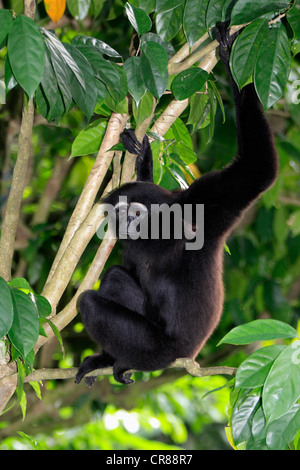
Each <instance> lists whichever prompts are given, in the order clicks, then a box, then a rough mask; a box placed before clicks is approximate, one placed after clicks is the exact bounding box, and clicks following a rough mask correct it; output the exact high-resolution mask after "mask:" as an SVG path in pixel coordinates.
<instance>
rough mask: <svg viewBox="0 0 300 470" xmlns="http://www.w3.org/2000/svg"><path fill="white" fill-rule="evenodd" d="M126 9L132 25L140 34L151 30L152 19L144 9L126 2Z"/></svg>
mask: <svg viewBox="0 0 300 470" xmlns="http://www.w3.org/2000/svg"><path fill="white" fill-rule="evenodd" d="M125 11H126V15H127V17H128V19H129V21H130V23H131V25H132V27H133V28H134V29H135V30H136V32H137V33H138V35H139V36H140V35H141V34H144V33H147V32H148V31H150V29H151V26H152V21H151V19H150V17H149V16H148V15H147V13H146V12H145V11H144V10H142V9H141V8H136V7H134V6H133V5H130V4H129V3H128V2H126V4H125Z"/></svg>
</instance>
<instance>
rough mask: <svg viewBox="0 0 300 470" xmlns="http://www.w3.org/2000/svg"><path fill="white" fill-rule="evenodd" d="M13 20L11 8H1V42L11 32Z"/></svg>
mask: <svg viewBox="0 0 300 470" xmlns="http://www.w3.org/2000/svg"><path fill="white" fill-rule="evenodd" d="M12 22H13V16H12V13H11V11H9V10H0V44H1V43H2V42H3V41H4V39H5V38H6V36H7V35H8V33H9V30H10V28H11V25H12Z"/></svg>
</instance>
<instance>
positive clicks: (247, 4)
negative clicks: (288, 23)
mask: <svg viewBox="0 0 300 470" xmlns="http://www.w3.org/2000/svg"><path fill="white" fill-rule="evenodd" d="M289 3H290V2H289V0H271V1H270V0H266V1H262V0H238V1H237V2H236V4H235V6H234V8H233V10H232V14H231V25H234V24H243V23H248V22H250V21H253V20H256V19H257V18H259V17H260V16H263V15H265V14H266V13H271V12H277V11H279V10H284V9H286V8H289Z"/></svg>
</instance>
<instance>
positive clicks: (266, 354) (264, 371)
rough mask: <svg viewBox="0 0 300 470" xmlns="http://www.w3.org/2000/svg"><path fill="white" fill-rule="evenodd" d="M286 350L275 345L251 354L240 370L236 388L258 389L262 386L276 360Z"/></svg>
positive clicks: (237, 375) (281, 346)
mask: <svg viewBox="0 0 300 470" xmlns="http://www.w3.org/2000/svg"><path fill="white" fill-rule="evenodd" d="M284 348H285V346H283V345H279V344H275V345H272V346H266V347H265V348H261V349H258V350H257V351H255V352H254V353H253V354H251V356H249V357H248V358H247V359H246V360H245V361H244V362H242V364H241V365H240V367H239V368H238V371H237V374H236V383H235V385H236V387H238V388H256V387H260V386H262V385H263V384H264V382H265V380H266V377H267V375H268V373H269V371H270V369H271V367H272V364H273V362H274V360H275V359H276V357H277V356H278V355H279V354H280V353H281V351H282V350H283V349H284Z"/></svg>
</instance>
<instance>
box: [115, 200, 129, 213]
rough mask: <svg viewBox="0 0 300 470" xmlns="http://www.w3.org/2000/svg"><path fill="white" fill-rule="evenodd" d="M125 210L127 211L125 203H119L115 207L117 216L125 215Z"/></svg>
mask: <svg viewBox="0 0 300 470" xmlns="http://www.w3.org/2000/svg"><path fill="white" fill-rule="evenodd" d="M127 210H128V204H126V203H125V202H119V203H118V204H116V206H115V211H116V212H117V213H118V214H122V215H123V214H127Z"/></svg>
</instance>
